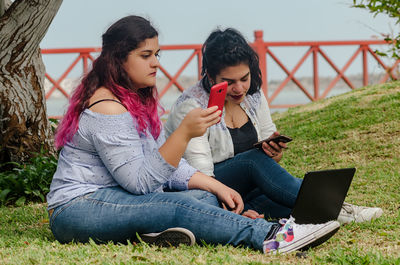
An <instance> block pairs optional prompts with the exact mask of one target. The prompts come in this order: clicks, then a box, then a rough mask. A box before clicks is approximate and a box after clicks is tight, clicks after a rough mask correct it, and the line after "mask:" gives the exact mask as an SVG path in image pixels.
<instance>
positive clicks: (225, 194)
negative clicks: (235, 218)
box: [216, 183, 244, 214]
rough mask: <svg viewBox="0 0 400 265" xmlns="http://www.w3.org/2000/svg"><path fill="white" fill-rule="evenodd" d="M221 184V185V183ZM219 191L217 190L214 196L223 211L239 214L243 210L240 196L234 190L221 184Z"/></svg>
mask: <svg viewBox="0 0 400 265" xmlns="http://www.w3.org/2000/svg"><path fill="white" fill-rule="evenodd" d="M221 184H222V183H221ZM222 185H223V186H221V188H220V189H218V191H217V193H216V196H217V197H218V199H219V200H220V201H221V203H222V207H223V208H224V209H225V210H229V211H231V212H234V213H237V214H240V213H241V212H242V211H243V209H244V203H243V199H242V196H240V194H239V193H238V192H237V191H235V190H234V189H231V188H229V187H228V186H226V185H224V184H222Z"/></svg>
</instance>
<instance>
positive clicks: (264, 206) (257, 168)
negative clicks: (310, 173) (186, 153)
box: [214, 149, 302, 218]
mask: <svg viewBox="0 0 400 265" xmlns="http://www.w3.org/2000/svg"><path fill="white" fill-rule="evenodd" d="M214 174H215V178H216V179H218V180H219V181H221V182H222V183H224V184H225V185H227V186H229V187H231V188H233V189H234V190H236V191H237V192H239V193H240V195H241V196H242V198H243V200H244V202H245V210H248V209H253V210H255V211H257V212H259V213H264V215H265V217H272V218H281V217H287V216H289V215H290V213H291V211H292V209H293V207H294V203H295V201H296V198H297V194H298V192H299V189H300V186H301V182H302V179H299V178H295V177H293V176H292V175H290V174H289V173H288V172H287V171H286V170H285V169H284V168H282V167H281V166H280V165H279V164H278V163H276V162H275V160H273V159H272V158H270V157H269V156H267V155H266V154H265V153H264V152H263V151H262V150H259V149H251V150H249V151H246V152H243V153H240V154H237V155H235V156H234V157H233V158H230V159H227V160H225V161H223V162H220V163H217V164H215V165H214Z"/></svg>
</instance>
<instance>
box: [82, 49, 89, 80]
mask: <svg viewBox="0 0 400 265" xmlns="http://www.w3.org/2000/svg"><path fill="white" fill-rule="evenodd" d="M81 55H82V59H83V60H82V63H83V74H84V75H86V74H87V73H88V71H89V67H88V53H81Z"/></svg>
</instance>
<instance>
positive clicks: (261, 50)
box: [42, 31, 400, 108]
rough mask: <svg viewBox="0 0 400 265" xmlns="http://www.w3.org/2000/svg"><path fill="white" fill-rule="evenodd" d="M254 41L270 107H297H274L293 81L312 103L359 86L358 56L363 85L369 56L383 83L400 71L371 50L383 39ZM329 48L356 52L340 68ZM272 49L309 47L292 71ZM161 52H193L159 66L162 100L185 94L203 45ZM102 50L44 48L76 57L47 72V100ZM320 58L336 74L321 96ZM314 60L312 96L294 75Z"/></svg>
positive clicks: (259, 36) (170, 47)
mask: <svg viewBox="0 0 400 265" xmlns="http://www.w3.org/2000/svg"><path fill="white" fill-rule="evenodd" d="M254 37H255V41H254V42H253V43H251V45H252V46H253V48H254V50H255V51H256V52H257V53H258V55H259V58H260V68H261V72H262V77H263V86H262V88H263V90H264V93H265V95H266V97H267V100H268V102H269V104H270V107H271V108H288V107H292V106H296V105H298V104H281V105H279V104H274V100H275V99H276V97H277V96H278V95H279V94H280V93H281V92H282V90H283V89H284V88H285V86H286V85H287V84H288V82H290V81H292V82H293V83H294V84H296V86H297V87H298V88H299V89H300V90H301V91H302V92H303V93H304V94H305V95H306V96H307V98H309V99H310V100H311V101H315V100H318V99H321V98H325V97H326V96H327V95H328V93H329V92H330V91H331V90H332V88H333V87H334V86H335V85H336V84H337V82H338V81H339V80H340V79H342V80H343V81H344V82H345V84H346V85H347V86H348V87H349V88H351V89H354V88H356V86H355V85H354V84H353V83H352V82H351V80H350V79H349V78H348V76H346V74H345V72H346V70H347V69H348V68H349V67H350V65H352V64H353V63H354V61H355V59H356V58H357V57H359V56H361V57H362V75H363V85H368V82H369V73H368V59H367V58H368V57H367V55H368V54H370V55H371V56H370V57H372V58H373V59H374V60H375V61H376V62H377V63H378V64H379V65H380V66H381V67H382V69H383V70H384V71H385V73H386V74H385V75H384V77H383V78H382V79H381V80H380V81H379V82H380V83H383V82H386V81H387V80H388V79H389V78H394V79H395V75H396V74H395V72H394V71H395V70H396V69H397V67H398V65H399V63H400V60H397V61H396V62H394V63H393V64H392V65H386V64H385V63H384V62H383V60H382V58H381V57H379V56H378V55H377V54H376V53H375V52H374V51H373V50H372V48H371V46H372V45H388V43H387V42H386V41H384V40H367V41H365V40H360V41H302V42H264V40H263V32H262V31H255V32H254ZM328 46H353V47H354V46H355V47H357V49H356V51H355V52H354V53H353V55H352V56H351V57H350V59H349V60H348V61H347V62H346V64H345V65H344V66H343V67H342V68H339V67H338V66H337V65H336V64H335V63H334V62H333V60H332V59H331V58H330V57H329V56H328V54H327V52H326V51H324V49H323V48H322V47H328ZM273 47H306V48H307V47H308V49H307V51H306V53H305V54H304V55H303V56H302V57H301V59H300V60H299V61H298V62H297V64H296V65H295V67H294V68H293V69H292V70H289V69H288V67H286V66H285V64H284V63H283V62H282V61H281V60H280V59H279V58H278V56H277V55H276V53H275V52H273V51H272V49H271V48H273ZM160 48H161V50H162V51H163V52H167V51H174V50H175V51H183V50H187V51H192V52H191V54H190V55H189V56H188V58H187V59H186V60H185V62H184V63H183V65H182V66H181V67H180V68H179V69H178V71H177V72H176V73H175V74H171V73H169V72H168V71H167V70H166V69H165V68H164V67H163V66H161V67H160V70H161V72H162V73H163V74H164V75H165V76H166V78H168V80H169V82H168V83H167V84H166V85H165V86H164V87H163V88H162V89H161V92H160V97H163V96H164V95H165V93H166V92H167V91H168V90H169V89H170V88H171V87H172V86H173V85H175V86H176V87H177V88H178V89H179V90H180V91H183V90H184V89H185V88H184V87H183V86H182V85H181V84H180V83H179V81H178V78H179V77H180V76H181V74H182V72H183V71H184V70H185V69H186V68H187V66H188V65H189V64H190V63H191V62H192V61H193V60H194V58H197V77H198V78H200V74H201V60H202V57H201V45H200V44H196V45H162V46H161V47H160ZM100 51H101V48H76V49H42V54H44V55H49V54H77V57H76V58H75V60H74V61H73V62H72V63H71V64H70V66H69V67H68V68H67V69H66V70H65V72H64V73H63V74H62V75H61V76H60V77H59V78H58V79H54V78H53V77H51V76H50V75H49V74H48V73H46V78H47V79H48V80H49V81H50V82H51V83H52V87H51V89H50V90H49V91H48V92H47V93H46V99H49V98H50V97H51V95H52V94H53V92H54V91H55V90H59V91H60V92H61V93H62V94H63V95H64V96H65V97H68V96H69V95H68V93H67V92H66V91H65V89H63V88H62V86H61V82H62V81H63V80H64V79H65V78H66V77H67V76H68V75H69V74H70V72H71V71H72V70H73V69H74V68H75V67H76V66H77V64H78V63H79V62H80V61H82V64H83V73H86V72H87V71H88V69H89V63H88V62H89V60H90V61H93V60H94V56H93V54H94V53H98V52H100ZM318 56H320V58H323V59H324V60H325V61H326V62H327V63H328V64H329V66H330V67H331V68H332V69H333V70H334V71H335V72H336V74H337V75H336V77H335V78H334V79H333V80H332V81H331V82H330V84H329V85H328V87H327V88H325V89H324V91H323V92H322V93H320V92H321V91H320V84H319V63H318V62H319V61H318ZM268 57H271V58H272V60H273V61H274V62H275V63H276V64H277V65H278V66H279V68H281V69H282V70H283V71H284V73H285V74H286V75H287V77H286V78H285V79H284V80H283V81H282V82H281V83H280V84H279V86H278V87H277V89H275V90H274V91H271V92H272V95H269V94H268V82H267V80H268V79H267V77H268V71H267V70H268V69H269V67H271V66H270V65H267V58H268ZM311 57H312V65H313V67H312V74H310V75H312V76H313V89H312V93H311V92H310V91H309V89H307V88H306V87H305V86H304V85H303V84H302V83H301V82H300V81H299V80H298V79H297V78H296V77H295V74H296V72H298V70H299V68H300V67H301V66H302V65H303V64H304V62H305V61H306V59H308V58H311Z"/></svg>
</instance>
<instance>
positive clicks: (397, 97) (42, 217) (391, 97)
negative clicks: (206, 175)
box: [0, 82, 400, 264]
mask: <svg viewBox="0 0 400 265" xmlns="http://www.w3.org/2000/svg"><path fill="white" fill-rule="evenodd" d="M273 119H274V120H275V122H276V124H277V126H278V128H279V131H280V132H281V133H284V134H287V135H289V136H291V137H292V138H293V139H294V140H293V142H291V143H290V145H289V146H290V147H289V149H288V150H286V152H285V155H284V159H283V161H282V162H281V163H282V164H283V166H284V167H285V168H286V169H287V170H288V171H289V172H291V173H292V174H294V175H295V176H298V177H302V176H303V175H304V173H305V172H307V171H312V170H318V169H328V168H342V167H353V166H354V167H356V168H357V172H356V175H355V177H354V180H353V183H352V186H351V187H350V190H349V193H348V197H347V199H346V201H347V202H350V203H354V204H358V205H366V206H378V207H381V208H382V209H383V210H384V216H382V217H381V218H379V219H377V220H375V221H373V222H370V223H362V224H355V223H353V224H348V225H345V226H342V227H341V229H340V230H339V232H338V233H337V234H336V235H335V236H334V237H333V238H331V239H330V240H329V241H328V242H327V243H325V244H323V245H321V246H319V247H317V248H315V249H313V250H310V251H309V252H308V253H307V254H306V257H305V258H301V257H297V256H296V254H295V253H294V254H288V255H277V256H265V255H263V254H262V253H260V252H258V251H254V250H251V249H247V248H242V247H237V248H235V247H232V246H210V245H206V244H203V245H196V246H194V247H186V246H182V247H178V248H158V247H153V246H148V245H146V244H133V245H132V244H129V245H115V244H107V245H96V244H94V243H88V244H75V243H73V244H67V245H61V244H59V243H58V242H57V241H55V239H54V237H53V235H52V234H51V231H50V229H49V227H48V217H47V213H46V210H45V209H46V205H45V204H29V205H26V206H22V207H0V264H265V263H267V264H268V263H272V264H400V83H399V82H395V83H389V84H384V85H376V86H371V87H366V88H361V89H357V90H355V91H352V92H349V93H346V94H343V95H340V96H337V97H333V98H330V99H326V100H322V101H319V102H315V103H310V104H308V105H305V106H301V107H297V108H293V109H290V110H289V111H287V112H284V113H279V114H274V115H273Z"/></svg>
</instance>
